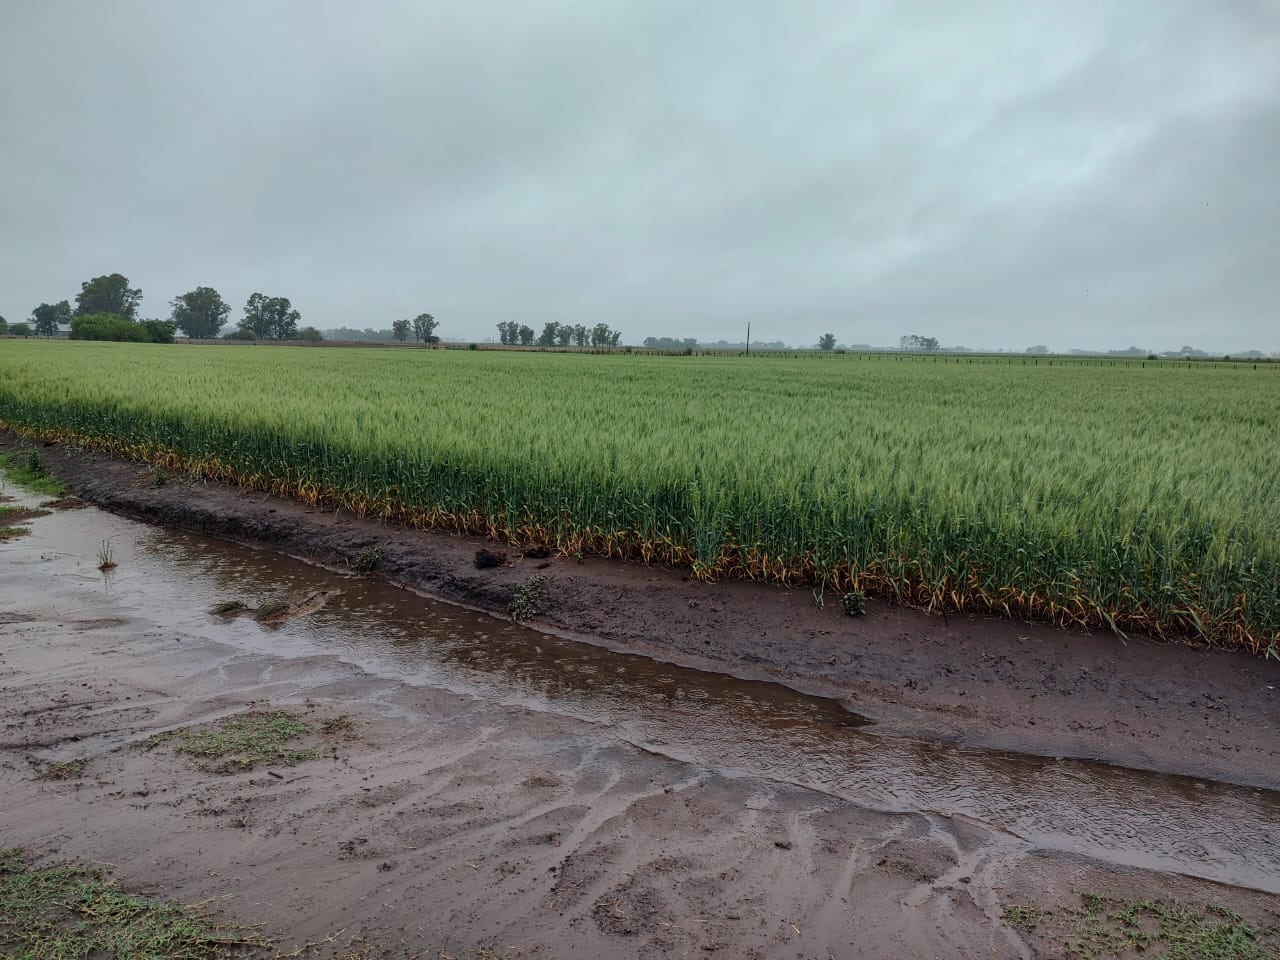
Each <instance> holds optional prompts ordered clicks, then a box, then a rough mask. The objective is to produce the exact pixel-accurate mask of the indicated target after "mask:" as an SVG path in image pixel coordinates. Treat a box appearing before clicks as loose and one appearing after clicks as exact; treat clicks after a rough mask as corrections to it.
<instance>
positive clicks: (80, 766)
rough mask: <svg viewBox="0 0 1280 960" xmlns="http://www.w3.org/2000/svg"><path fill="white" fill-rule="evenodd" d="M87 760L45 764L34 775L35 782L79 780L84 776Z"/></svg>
mask: <svg viewBox="0 0 1280 960" xmlns="http://www.w3.org/2000/svg"><path fill="white" fill-rule="evenodd" d="M88 765H89V761H88V760H62V761H54V762H53V763H46V764H45V765H44V766H43V767H41V768H40V772H39V773H37V774H36V779H37V780H79V779H80V778H81V777H82V776H84V770H85V767H87V766H88Z"/></svg>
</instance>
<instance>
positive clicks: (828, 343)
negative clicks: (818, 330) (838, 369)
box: [818, 333, 836, 350]
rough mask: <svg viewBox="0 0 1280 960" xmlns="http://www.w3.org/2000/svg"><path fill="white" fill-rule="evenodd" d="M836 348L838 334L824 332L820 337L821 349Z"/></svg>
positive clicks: (819, 344)
mask: <svg viewBox="0 0 1280 960" xmlns="http://www.w3.org/2000/svg"><path fill="white" fill-rule="evenodd" d="M835 348H836V335H835V334H834V333H824V334H823V335H822V336H820V337H819V338H818V349H819V350H834V349H835Z"/></svg>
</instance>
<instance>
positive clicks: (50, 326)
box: [31, 300, 71, 337]
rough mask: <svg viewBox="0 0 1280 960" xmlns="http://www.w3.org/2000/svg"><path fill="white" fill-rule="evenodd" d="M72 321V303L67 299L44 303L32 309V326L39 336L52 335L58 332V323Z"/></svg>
mask: <svg viewBox="0 0 1280 960" xmlns="http://www.w3.org/2000/svg"><path fill="white" fill-rule="evenodd" d="M70 322H71V304H69V303H67V301H65V300H59V301H58V302H57V303H42V304H40V306H38V307H36V308H35V309H34V310H32V311H31V326H32V329H34V330H35V333H36V336H37V337H52V336H53V335H54V334H56V333H57V332H58V324H60V323H70Z"/></svg>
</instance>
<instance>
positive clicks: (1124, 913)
mask: <svg viewBox="0 0 1280 960" xmlns="http://www.w3.org/2000/svg"><path fill="white" fill-rule="evenodd" d="M1080 903H1081V905H1080V907H1079V908H1070V907H1068V908H1066V909H1061V910H1044V909H1041V908H1040V907H1038V906H1036V905H1034V904H1018V905H1015V906H1011V907H1009V908H1007V909H1006V910H1005V911H1004V914H1003V916H1002V919H1003V920H1004V922H1005V923H1007V924H1008V925H1009V926H1011V927H1016V928H1018V929H1019V930H1023V931H1025V932H1027V933H1033V934H1035V935H1036V936H1038V937H1043V938H1045V939H1047V940H1049V941H1052V942H1053V943H1054V946H1055V951H1056V952H1055V953H1054V955H1055V956H1057V955H1059V954H1061V955H1062V956H1063V957H1068V958H1075V960H1103V958H1128V957H1135V956H1142V957H1152V958H1164V960H1276V958H1278V957H1280V931H1278V930H1276V929H1275V928H1264V927H1260V926H1256V925H1254V924H1251V923H1249V922H1247V921H1246V920H1245V919H1244V918H1243V917H1241V916H1240V915H1239V914H1237V913H1233V912H1232V911H1230V910H1227V909H1226V908H1224V907H1219V906H1216V905H1213V904H1207V905H1188V904H1180V903H1169V902H1166V901H1163V900H1118V899H1113V898H1109V897H1102V896H1099V895H1098V894H1094V893H1083V894H1081V895H1080Z"/></svg>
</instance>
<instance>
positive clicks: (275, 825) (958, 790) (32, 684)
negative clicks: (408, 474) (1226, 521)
mask: <svg viewBox="0 0 1280 960" xmlns="http://www.w3.org/2000/svg"><path fill="white" fill-rule="evenodd" d="M9 492H10V493H15V492H17V491H14V490H12V489H10V490H9ZM28 500H29V501H31V502H33V503H34V502H36V501H38V500H39V498H33V497H22V498H21V500H20V502H26V501H28ZM29 526H30V527H31V529H32V533H31V534H30V535H29V536H26V537H21V538H18V539H15V540H11V541H8V542H5V543H0V768H2V769H3V776H2V777H0V838H2V840H3V845H4V846H14V845H21V846H26V847H29V848H30V849H32V850H34V851H36V852H37V853H39V854H40V855H41V856H43V857H46V858H54V857H73V858H77V859H81V860H84V861H87V862H93V863H102V864H109V865H111V868H112V870H113V872H114V874H115V875H117V876H118V877H120V878H121V879H122V880H123V881H125V882H126V883H129V884H131V885H134V886H137V887H140V888H142V889H145V890H153V891H157V892H162V893H164V894H165V895H168V896H172V897H176V898H178V899H181V900H184V901H200V900H205V899H208V898H223V899H221V900H219V903H220V905H221V906H222V907H223V909H225V910H226V911H227V912H228V913H229V914H230V915H232V916H234V917H236V918H238V919H240V920H243V921H245V922H262V923H265V924H266V927H267V929H268V931H269V932H271V933H272V934H274V935H276V936H278V937H280V938H281V943H282V946H283V947H292V946H293V945H295V944H301V943H303V942H305V941H318V940H323V939H325V938H332V939H331V940H330V942H328V943H324V944H320V945H319V946H317V947H315V948H313V950H312V951H311V953H310V955H316V956H326V955H327V956H338V955H340V954H341V951H342V950H343V949H344V945H347V944H350V942H351V941H352V938H361V939H362V942H365V943H368V944H370V945H373V946H374V947H375V948H376V950H377V952H376V953H375V954H374V955H377V956H387V957H401V956H404V957H408V956H422V957H430V958H436V957H438V956H441V955H448V956H459V957H466V956H480V955H482V953H481V952H480V951H481V950H482V949H483V950H486V951H491V952H490V953H489V955H497V956H528V957H539V958H542V957H548V958H549V957H559V958H570V957H583V958H586V957H603V958H609V957H642V956H646V957H661V956H703V955H709V954H710V955H719V956H729V957H777V958H784V957H785V958H796V957H803V958H811V957H812V958H828V957H838V958H846V957H1035V956H1054V955H1056V954H1055V951H1056V950H1057V949H1059V948H1060V945H1055V944H1054V943H1052V942H1047V941H1044V940H1042V939H1037V937H1036V936H1035V935H1034V934H1029V933H1026V932H1023V931H1019V930H1017V929H1015V928H1013V927H1012V926H1010V925H1008V924H1005V923H1002V922H1001V921H1000V917H1001V914H1002V912H1003V911H1004V910H1005V909H1006V908H1007V907H1009V906H1011V905H1015V904H1024V903H1037V904H1040V905H1042V906H1046V905H1047V906H1050V907H1052V906H1054V905H1063V904H1069V903H1071V902H1073V898H1075V897H1076V896H1077V895H1078V893H1079V892H1080V891H1082V890H1091V891H1096V892H1101V893H1106V894H1116V895H1123V896H1125V897H1139V898H1140V897H1146V896H1164V897H1177V898H1181V899H1185V900H1187V901H1194V902H1212V903H1217V904H1222V905H1224V906H1227V907H1229V908H1231V909H1233V910H1236V911H1238V912H1239V913H1241V914H1243V915H1244V916H1246V917H1248V918H1250V919H1252V920H1253V921H1255V922H1257V923H1259V924H1263V925H1265V924H1272V925H1274V924H1278V923H1280V831H1278V830H1277V826H1276V825H1277V824H1278V823H1280V797H1277V795H1276V794H1275V793H1273V792H1270V791H1268V790H1265V789H1259V788H1257V787H1255V786H1245V785H1232V784H1229V783H1223V782H1216V781H1212V780H1207V779H1193V778H1189V777H1183V776H1177V775H1169V774H1158V773H1152V772H1143V771H1139V770H1136V769H1130V768H1124V767H1117V766H1107V765H1102V764H1098V763H1092V762H1088V761H1081V760H1055V759H1052V758H1044V757H1039V756H1031V755H1026V754H1019V753H1013V752H1007V751H1006V752H999V751H989V750H982V749H977V748H974V747H973V746H966V745H964V744H958V743H947V742H942V741H938V740H925V739H913V738H909V737H903V736H898V735H886V733H885V731H884V728H883V725H882V724H877V723H867V722H866V720H865V718H864V717H862V716H860V715H859V714H857V713H855V712H852V711H851V710H850V709H849V708H848V705H847V704H842V703H841V702H838V701H837V700H835V699H829V698H824V697H815V696H810V695H806V694H804V693H800V692H797V691H795V690H793V689H790V688H788V687H785V686H782V685H780V684H777V683H772V682H766V681H763V680H750V679H732V678H729V677H726V676H724V675H721V674H718V673H714V672H709V671H701V670H696V669H690V668H685V667H678V666H673V665H670V664H663V663H659V662H656V661H654V660H651V659H646V658H644V657H639V656H634V655H628V654H625V653H620V652H613V651H610V650H608V649H604V648H601V647H596V646H588V645H583V644H580V643H575V642H573V641H571V640H567V639H562V638H556V637H552V636H548V635H546V634H543V633H540V632H536V631H533V630H529V629H526V628H523V627H520V626H517V625H515V624H512V623H509V622H506V621H504V620H500V619H496V618H494V617H491V616H489V615H487V614H485V613H483V612H474V611H469V610H465V609H462V608H459V607H454V606H448V605H445V604H441V603H437V602H434V601H430V600H424V599H422V598H421V597H417V596H414V595H413V594H410V593H407V592H406V591H403V590H401V589H398V588H396V587H393V586H390V585H388V584H386V583H382V582H380V581H378V580H376V579H369V578H356V577H350V576H343V575H340V574H337V573H333V572H329V571H326V570H323V569H319V568H316V567H314V566H309V565H305V564H303V563H301V562H299V561H295V560H290V559H287V558H283V557H281V556H279V555H276V554H273V553H268V552H265V551H253V550H249V549H247V548H245V547H242V546H237V545H233V544H228V543H225V542H222V541H217V540H211V539H208V538H204V537H201V536H199V535H194V534H189V533H181V532H174V531H170V530H166V529H163V528H159V527H152V526H146V525H142V524H139V523H136V522H134V521H131V520H127V519H123V518H120V517H115V516H112V515H109V514H106V513H103V512H101V511H99V510H97V509H95V508H92V507H89V508H86V509H81V510H71V511H55V512H54V513H52V514H50V515H48V516H44V517H39V518H36V519H34V520H32V521H30V523H29ZM103 541H107V542H109V544H110V548H111V552H112V554H113V559H114V560H115V561H116V563H117V564H118V566H117V567H116V568H115V569H114V570H112V571H107V572H101V571H99V570H98V569H97V561H98V550H99V547H100V545H101V543H102V542H103ZM281 597H294V598H297V597H306V598H308V599H309V600H310V601H311V602H309V603H308V604H307V608H306V609H307V610H308V612H306V613H305V614H304V615H302V616H298V617H295V618H292V619H287V620H285V621H283V622H280V623H278V624H272V625H264V624H261V623H258V622H255V621H254V620H253V619H252V618H248V617H238V618H225V617H219V616H214V615H212V614H210V613H209V612H208V611H209V609H210V608H211V607H212V606H213V605H214V604H216V603H219V602H223V601H228V600H239V601H242V602H244V603H246V604H247V605H249V606H251V607H253V606H257V605H259V604H262V603H265V602H267V601H270V600H273V599H276V598H281ZM264 702H269V703H270V705H271V706H272V707H273V708H287V709H291V710H295V711H296V712H297V713H298V714H299V715H300V716H302V717H304V718H308V719H309V720H310V722H311V723H312V726H313V727H315V728H319V727H320V725H321V724H322V723H323V722H324V721H325V720H332V719H334V718H342V717H350V718H351V719H352V721H353V725H352V728H351V730H350V731H347V732H343V733H341V734H338V735H333V736H325V735H321V734H316V735H314V736H312V737H311V739H310V740H309V741H308V742H309V743H310V744H311V745H313V746H315V747H316V748H317V749H319V750H320V752H321V754H322V756H321V758H320V759H316V760H308V761H306V762H304V763H301V764H298V765H296V766H281V765H277V766H270V767H262V766H259V767H256V768H254V769H250V770H243V771H239V772H230V773H225V772H211V771H209V770H206V769H201V768H200V767H199V766H198V765H195V764H193V763H192V762H191V761H190V759H189V758H185V757H181V756H177V755H175V754H174V753H173V752H172V751H169V750H166V749H164V748H155V749H148V747H147V741H148V739H149V738H150V737H151V736H152V735H154V734H156V733H160V732H164V731H169V730H174V729H176V728H179V727H183V726H186V725H190V724H195V723H204V722H208V721H212V720H215V719H218V718H221V717H225V716H229V715H232V714H234V713H237V712H239V711H242V710H244V709H246V708H248V707H249V706H251V705H258V706H261V705H262V704H263V703H264ZM338 726H340V727H342V726H345V723H344V724H341V725H338ZM72 761H84V767H83V769H82V770H81V771H80V772H79V774H78V775H77V776H74V777H72V778H70V779H67V780H63V781H50V780H42V779H38V776H39V774H40V772H41V771H42V770H45V769H46V768H47V765H48V764H50V763H68V762H72ZM1189 766H1192V767H1193V766H1194V764H1193V763H1192V764H1189ZM1274 773H1275V771H1273V770H1268V771H1258V774H1257V776H1258V778H1259V779H1265V778H1266V777H1269V776H1272V775H1274ZM1246 779H1247V778H1246Z"/></svg>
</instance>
